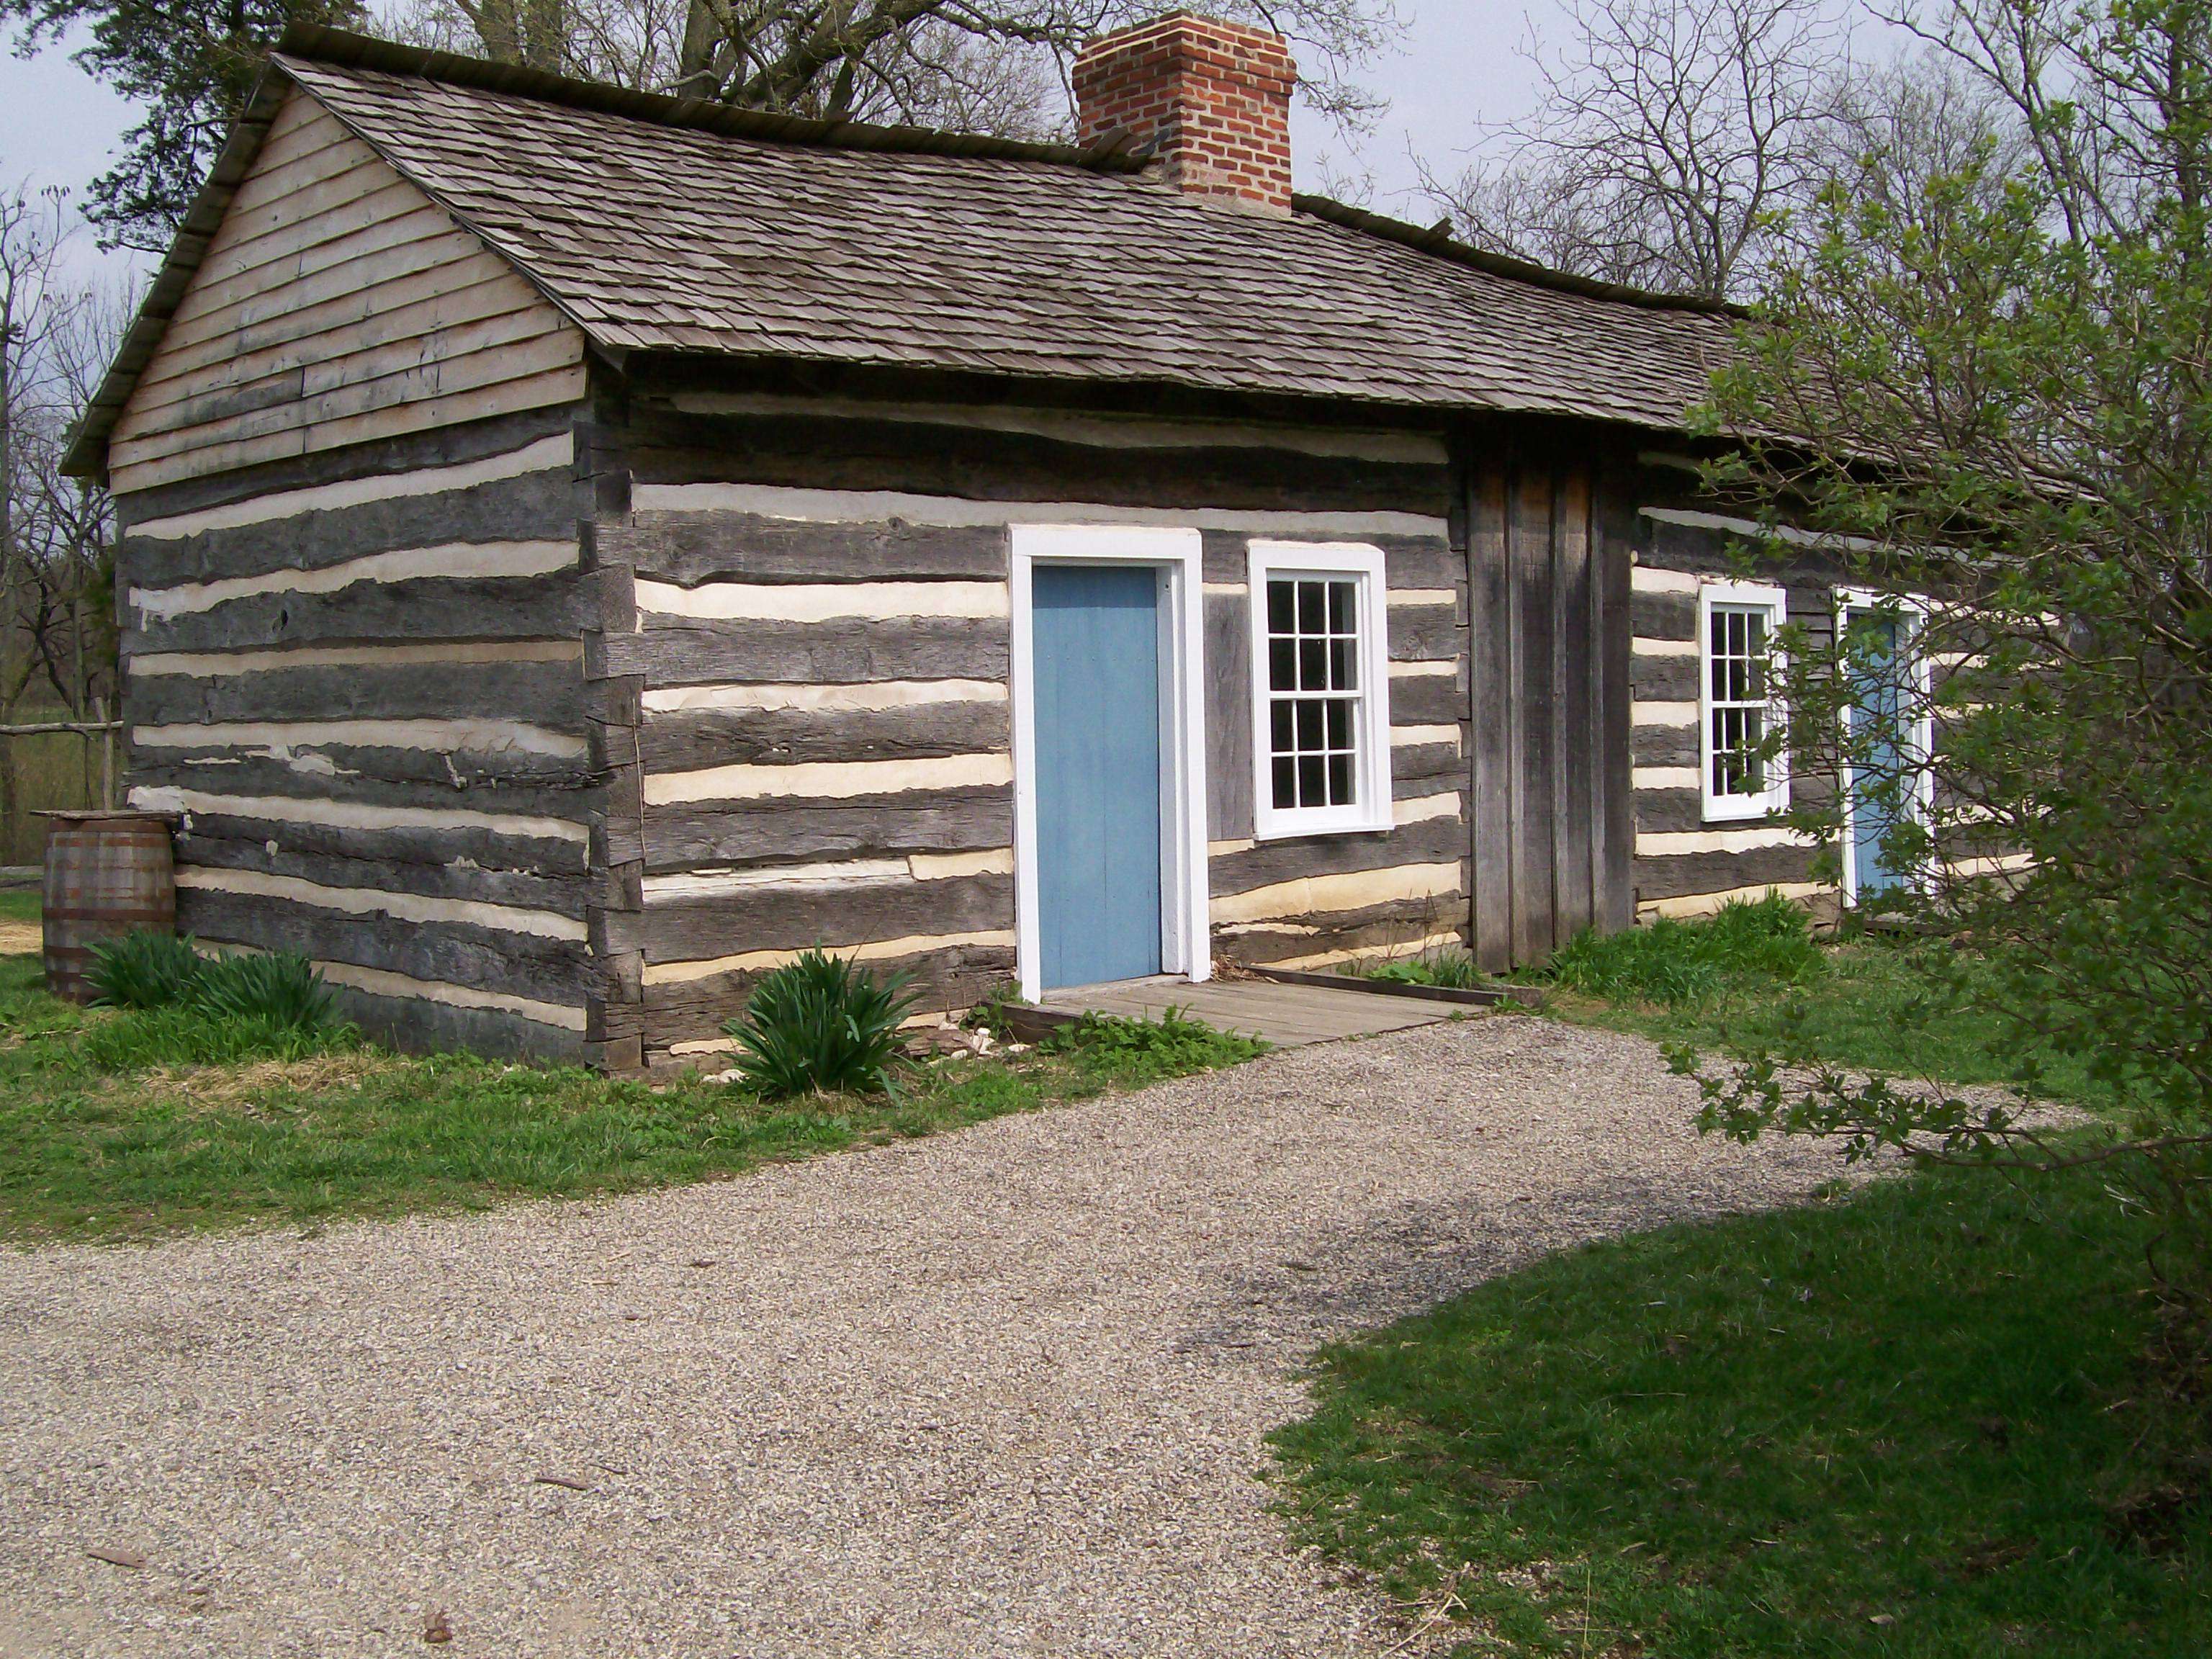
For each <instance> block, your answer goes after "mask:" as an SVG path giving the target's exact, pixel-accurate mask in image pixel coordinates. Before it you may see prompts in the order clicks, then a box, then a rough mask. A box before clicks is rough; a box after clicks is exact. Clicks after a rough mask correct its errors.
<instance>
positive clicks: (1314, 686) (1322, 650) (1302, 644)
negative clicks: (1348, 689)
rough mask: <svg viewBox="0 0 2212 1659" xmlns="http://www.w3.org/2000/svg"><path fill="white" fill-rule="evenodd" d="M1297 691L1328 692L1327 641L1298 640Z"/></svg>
mask: <svg viewBox="0 0 2212 1659" xmlns="http://www.w3.org/2000/svg"><path fill="white" fill-rule="evenodd" d="M1298 689H1299V690H1301V691H1326V690H1328V641H1327V640H1304V639H1302V640H1300V641H1298Z"/></svg>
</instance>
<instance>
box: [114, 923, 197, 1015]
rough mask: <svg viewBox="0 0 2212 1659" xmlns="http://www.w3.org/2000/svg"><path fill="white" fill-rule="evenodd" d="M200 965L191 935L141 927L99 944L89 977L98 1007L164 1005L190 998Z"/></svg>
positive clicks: (156, 1006) (157, 1006)
mask: <svg viewBox="0 0 2212 1659" xmlns="http://www.w3.org/2000/svg"><path fill="white" fill-rule="evenodd" d="M200 968H201V958H200V954H199V952H198V951H196V950H194V949H193V948H192V941H191V939H179V938H178V937H177V935H175V934H174V933H154V932H152V931H150V930H147V929H141V930H140V931H139V932H137V933H125V935H124V936H123V937H122V938H121V939H102V940H100V942H99V943H98V944H96V945H94V946H93V947H92V970H91V972H90V973H88V975H86V976H85V977H86V978H87V979H88V980H89V981H91V985H92V1002H93V1006H94V1007H96V1008H161V1007H166V1006H168V1005H169V1004H170V1003H173V1002H181V1001H182V1000H184V998H185V993H186V992H187V991H188V990H189V989H190V988H191V984H192V981H194V979H196V978H197V976H198V975H199V971H200Z"/></svg>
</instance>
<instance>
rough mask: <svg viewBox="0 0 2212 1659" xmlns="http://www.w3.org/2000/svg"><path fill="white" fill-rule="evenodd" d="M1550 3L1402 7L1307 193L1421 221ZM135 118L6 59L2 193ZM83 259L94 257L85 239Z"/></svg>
mask: <svg viewBox="0 0 2212 1659" xmlns="http://www.w3.org/2000/svg"><path fill="white" fill-rule="evenodd" d="M1553 3H1554V0H1533V3H1532V4H1531V5H1530V6H1528V7H1527V8H1522V7H1517V6H1513V5H1510V4H1509V5H1494V4H1483V3H1476V0H1401V6H1400V9H1401V13H1402V14H1404V15H1407V16H1408V18H1409V19H1410V22H1411V28H1410V31H1409V34H1408V38H1407V50H1406V52H1403V53H1402V54H1401V55H1397V56H1394V57H1392V58H1388V59H1386V60H1384V61H1383V62H1381V63H1379V64H1376V65H1375V66H1374V68H1373V70H1371V71H1370V74H1369V76H1368V79H1369V81H1370V83H1371V84H1373V85H1374V86H1376V88H1379V89H1380V90H1381V91H1382V92H1383V94H1385V95H1386V96H1388V97H1389V100H1390V101H1391V109H1390V113H1389V117H1388V118H1386V119H1385V120H1384V121H1383V123H1382V125H1380V126H1379V127H1378V129H1377V130H1376V132H1375V133H1374V134H1373V135H1372V136H1371V137H1369V138H1368V139H1367V140H1365V141H1364V143H1362V145H1361V146H1360V149H1359V152H1358V154H1356V155H1355V154H1352V152H1350V151H1348V150H1347V149H1346V145H1345V144H1344V143H1343V142H1342V141H1341V140H1340V138H1338V137H1336V136H1335V135H1334V134H1333V133H1332V132H1330V131H1329V130H1328V127H1327V126H1326V125H1324V124H1322V123H1321V122H1319V121H1317V120H1315V119H1313V118H1310V117H1306V116H1304V115H1301V117H1300V118H1299V119H1298V121H1297V131H1296V139H1297V161H1298V182H1299V184H1300V185H1301V186H1303V187H1306V188H1316V187H1318V186H1320V185H1322V183H1323V182H1324V179H1325V177H1327V176H1329V175H1334V176H1336V177H1340V178H1341V177H1346V176H1357V175H1360V174H1363V173H1364V174H1371V176H1372V177H1373V179H1374V181H1375V184H1376V192H1377V193H1376V197H1375V200H1374V205H1375V206H1376V208H1377V209H1378V210H1383V211H1386V212H1388V211H1396V210H1404V211H1407V212H1409V213H1412V214H1413V216H1416V217H1418V216H1419V212H1418V210H1416V209H1415V208H1414V207H1413V205H1411V204H1409V202H1408V200H1407V192H1410V191H1411V190H1412V187H1413V181H1414V176H1413V165H1412V162H1411V161H1410V160H1409V156H1410V155H1412V154H1413V153H1419V154H1421V155H1426V156H1428V157H1430V158H1431V161H1433V162H1434V163H1436V164H1437V166H1439V167H1441V168H1443V169H1444V170H1452V167H1453V164H1454V159H1455V154H1456V152H1458V151H1460V150H1462V149H1465V148H1466V147H1467V146H1468V144H1469V143H1471V142H1472V141H1473V138H1474V121H1475V119H1476V118H1477V117H1478V116H1480V117H1486V118H1491V119H1504V118H1510V117H1511V116H1512V115H1514V114H1516V113H1517V112H1519V111H1520V110H1521V109H1522V108H1523V107H1525V106H1526V104H1527V101H1528V86H1529V74H1528V65H1527V64H1526V63H1525V62H1524V61H1522V58H1521V57H1520V56H1519V54H1518V52H1517V51H1516V48H1517V47H1518V46H1520V44H1521V43H1522V41H1523V40H1526V39H1527V37H1528V29H1529V27H1530V21H1531V19H1533V20H1534V22H1535V24H1536V26H1537V27H1542V26H1543V24H1544V22H1545V21H1546V20H1547V18H1549V17H1551V16H1553V15H1555V13H1554V10H1553ZM130 124H131V106H129V105H128V104H126V103H125V102H124V101H123V100H121V99H119V98H117V97H115V96H114V95H113V94H111V93H109V92H108V91H106V88H103V87H101V86H100V84H99V83H98V82H95V81H94V80H93V79H92V78H91V77H90V76H87V75H85V74H84V73H83V72H82V70H79V69H77V68H76V65H75V64H71V63H70V61H69V58H68V55H67V53H66V52H65V51H63V50H58V49H49V50H48V51H46V52H42V53H40V55H39V56H38V57H36V58H31V59H28V60H23V59H19V58H14V57H12V56H6V55H0V185H7V186H9V187H12V186H14V185H15V184H17V183H18V182H20V181H22V180H25V179H28V180H29V181H31V182H32V183H33V184H35V185H48V184H58V185H67V186H69V187H70V188H71V189H72V190H81V189H82V187H83V185H84V184H85V183H86V181H87V180H88V179H91V178H92V177H93V176H94V174H96V173H99V172H100V171H101V169H102V168H103V167H106V164H107V162H108V161H109V160H110V158H111V157H112V155H113V153H114V150H115V148H116V144H117V141H118V138H119V137H120V136H121V134H122V132H123V130H124V129H125V127H126V126H128V125H130ZM83 257H85V258H87V260H88V262H89V261H91V259H92V255H91V252H90V247H89V241H88V240H87V243H86V247H85V250H84V256H83ZM103 263H105V262H103Z"/></svg>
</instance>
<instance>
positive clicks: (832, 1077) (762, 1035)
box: [722, 950, 915, 1100]
mask: <svg viewBox="0 0 2212 1659" xmlns="http://www.w3.org/2000/svg"><path fill="white" fill-rule="evenodd" d="M908 977H909V976H908V975H905V974H894V975H891V976H890V978H888V979H885V980H881V981H878V979H877V978H876V977H875V976H874V975H872V974H870V973H868V972H867V971H866V970H865V969H861V968H860V967H859V966H858V965H857V964H856V963H852V962H848V961H847V960H845V959H843V958H842V957H833V956H831V955H829V953H828V952H827V951H820V950H814V951H806V952H805V953H804V954H803V955H801V956H800V957H799V959H798V960H797V961H795V962H792V963H787V964H786V965H785V966H783V967H781V968H778V969H775V971H774V972H772V973H770V974H769V975H767V976H765V977H764V978H763V980H762V981H761V982H760V983H759V984H757V985H756V986H755V987H753V992H752V995H751V996H750V997H748V998H747V999H746V1000H745V1011H744V1013H743V1014H742V1015H740V1016H739V1017H738V1018H736V1019H733V1020H732V1021H730V1022H729V1023H728V1024H726V1025H725V1026H723V1028H722V1029H723V1030H725V1031H726V1032H727V1033H728V1034H729V1035H730V1036H733V1037H735V1038H736V1039H737V1042H738V1056H737V1069H738V1075H739V1077H740V1078H741V1079H743V1080H744V1083H745V1084H746V1085H747V1086H748V1087H750V1089H751V1090H752V1091H753V1092H754V1093H756V1094H757V1095H759V1096H761V1097H763V1099H767V1100H787V1099H789V1098H790V1097H792V1096H793V1095H804V1094H848V1093H849V1094H880V1093H882V1092H883V1091H885V1090H887V1089H889V1088H890V1086H891V1068H892V1067H893V1066H894V1065H896V1062H897V1060H898V1057H899V1024H900V1022H901V1021H902V1020H903V1019H904V1018H906V1015H907V1012H908V1010H909V1009H910V1008H912V1007H913V1006H914V1004H915V995H914V994H913V993H912V992H910V991H908V989H907V988H906V987H907V984H908Z"/></svg>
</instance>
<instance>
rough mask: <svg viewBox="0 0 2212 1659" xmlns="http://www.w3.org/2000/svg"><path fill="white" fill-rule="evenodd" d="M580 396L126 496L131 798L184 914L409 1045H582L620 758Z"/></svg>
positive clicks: (570, 1052)
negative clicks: (602, 707) (163, 842)
mask: <svg viewBox="0 0 2212 1659" xmlns="http://www.w3.org/2000/svg"><path fill="white" fill-rule="evenodd" d="M573 419H574V416H572V415H571V414H570V413H568V412H565V411H544V412H540V413H538V414H534V415H526V416H511V417H508V418H507V419H504V420H500V421H494V422H478V423H476V424H473V425H468V426H462V427H456V428H447V429H445V430H443V431H440V432H437V433H435V434H425V435H418V436H416V437H413V438H407V439H400V440H392V441H385V442H382V443H377V444H367V445H357V446H355V447H351V448H349V449H346V450H343V451H340V452H337V453H331V454H328V455H319V456H317V457H315V458H313V459H303V460H296V461H291V462H283V463H277V464H276V465H272V466H264V467H262V468H259V469H257V470H254V471H249V472H245V473H235V474H227V475H224V476H223V477H220V478H215V479H204V480H198V481H196V482H193V483H182V484H177V485H173V486H170V487H168V488H167V489H158V490H140V491H135V492H131V493H129V494H126V495H123V496H121V497H119V498H118V505H119V508H120V512H121V516H122V519H123V521H124V532H123V535H122V538H121V540H120V543H119V544H118V557H117V569H118V588H119V593H118V599H119V602H120V606H121V610H122V614H123V620H124V624H125V631H124V636H123V662H124V671H125V700H124V710H125V718H126V720H127V721H128V730H127V733H126V739H127V743H128V750H127V754H128V761H129V769H130V771H129V775H130V784H131V790H130V799H131V803H132V804H133V805H137V806H141V807H145V808H149V809H152V810H157V811H168V812H173V813H174V814H176V815H177V817H178V819H179V828H180V834H179V839H178V843H177V846H178V860H179V871H178V884H179V903H178V909H179V925H180V926H181V927H183V928H184V929H185V931H186V932H188V933H194V934H196V935H197V936H198V937H199V938H201V939H205V940H208V941H210V942H214V943H220V944H225V945H242V946H247V947H252V948H256V949H264V950H276V949H290V950H298V951H304V952H305V953H306V954H307V956H308V957H311V958H313V960H314V961H316V962H317V963H319V964H320V965H321V966H322V968H323V969H324V972H325V975H327V976H328V977H329V978H330V980H331V981H332V982H334V983H335V984H337V985H338V986H339V987H342V988H343V991H344V992H345V994H346V999H347V1001H348V1003H349V1007H350V1008H351V1010H352V1012H354V1013H355V1015H356V1017H357V1018H361V1019H362V1021H363V1023H364V1024H368V1025H369V1026H371V1027H373V1028H374V1029H376V1030H381V1031H385V1032H388V1033H390V1034H392V1035H393V1036H398V1037H399V1038H401V1039H402V1040H404V1041H407V1042H414V1043H440V1042H465V1043H467V1044H468V1045H469V1046H471V1047H474V1048H484V1049H489V1050H492V1051H495V1052H510V1053H526V1054H539V1055H550V1056H561V1057H568V1058H578V1057H587V1056H590V1055H592V1053H593V1051H592V1049H591V1048H589V1047H588V1046H587V1045H589V1044H590V1043H592V1042H595V1041H597V1040H599V1035H600V1034H599V1033H598V1032H596V1031H594V1030H592V1024H593V1020H594V1018H595V1015H594V1007H595V1006H596V1005H597V1004H598V1003H599V1002H602V1001H603V1000H604V999H603V997H600V996H599V993H598V987H597V982H596V981H595V978H594V965H593V961H592V945H593V933H594V930H595V927H597V926H598V919H599V915H601V913H602V912H603V911H604V910H605V908H606V907H605V903H604V891H603V889H604V878H603V876H602V875H600V874H599V873H596V872H595V864H596V865H598V866H600V867H603V866H604V862H605V860H604V859H603V858H601V859H599V860H595V857H594V851H595V849H594V839H595V836H596V837H599V838H601V839H603V838H604V818H605V810H604V803H603V799H602V795H603V791H602V789H601V787H600V786H601V776H602V772H603V763H604V756H603V755H602V754H600V753H599V749H598V744H597V739H596V738H595V735H594V730H595V728H594V723H593V716H594V714H595V713H596V712H597V710H596V708H595V701H594V700H595V699H596V698H597V697H599V696H600V695H601V694H600V693H599V691H598V690H596V689H594V688H592V687H589V686H587V685H586V682H585V680H584V676H583V664H582V653H583V645H582V641H583V635H584V633H585V630H586V629H587V628H590V627H592V626H595V625H596V624H597V621H598V616H599V609H598V607H599V594H598V591H597V589H596V587H595V586H594V584H593V583H592V580H590V579H589V578H588V576H587V575H586V573H585V572H584V570H583V568H582V561H581V547H580V542H579V522H580V518H582V517H584V516H586V514H587V513H588V510H589V509H588V500H587V498H586V497H585V496H584V495H580V485H579V483H578V479H577V467H576V462H575V446H574V439H573V437H572V435H571V431H570V427H571V424H572V422H573Z"/></svg>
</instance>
